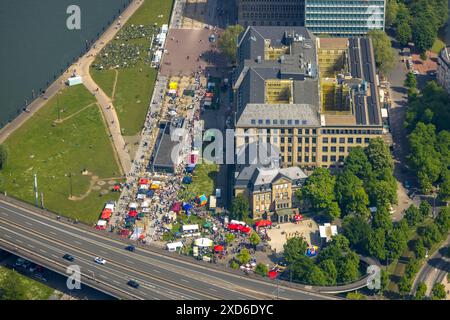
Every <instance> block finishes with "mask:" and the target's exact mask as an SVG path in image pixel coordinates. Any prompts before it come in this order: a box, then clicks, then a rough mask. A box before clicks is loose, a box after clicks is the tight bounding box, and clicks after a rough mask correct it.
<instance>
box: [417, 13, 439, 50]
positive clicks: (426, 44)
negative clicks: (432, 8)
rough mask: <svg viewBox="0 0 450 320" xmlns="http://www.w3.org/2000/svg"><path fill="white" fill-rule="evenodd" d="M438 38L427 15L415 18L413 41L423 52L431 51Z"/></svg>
mask: <svg viewBox="0 0 450 320" xmlns="http://www.w3.org/2000/svg"><path fill="white" fill-rule="evenodd" d="M436 37H437V30H436V29H435V27H434V26H433V24H432V23H430V20H429V19H428V18H427V16H426V15H420V16H419V17H415V19H414V21H413V24H412V39H413V41H414V44H415V45H416V46H417V47H418V48H419V49H420V50H422V51H425V50H428V49H430V48H431V47H432V46H433V44H434V41H435V40H436Z"/></svg>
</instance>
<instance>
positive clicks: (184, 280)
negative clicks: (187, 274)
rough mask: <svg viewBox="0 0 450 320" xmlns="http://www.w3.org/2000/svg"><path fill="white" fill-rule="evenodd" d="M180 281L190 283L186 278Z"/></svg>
mask: <svg viewBox="0 0 450 320" xmlns="http://www.w3.org/2000/svg"><path fill="white" fill-rule="evenodd" d="M180 281H183V282H186V283H189V281H188V280H186V279H180Z"/></svg>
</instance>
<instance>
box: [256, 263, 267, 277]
mask: <svg viewBox="0 0 450 320" xmlns="http://www.w3.org/2000/svg"><path fill="white" fill-rule="evenodd" d="M255 273H256V274H259V275H260V276H263V277H267V274H268V273H269V267H268V266H266V265H265V264H264V263H258V264H257V265H256V268H255Z"/></svg>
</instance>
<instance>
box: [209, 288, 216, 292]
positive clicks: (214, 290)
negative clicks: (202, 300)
mask: <svg viewBox="0 0 450 320" xmlns="http://www.w3.org/2000/svg"><path fill="white" fill-rule="evenodd" d="M209 290H211V291H213V292H217V290H216V289H213V288H209Z"/></svg>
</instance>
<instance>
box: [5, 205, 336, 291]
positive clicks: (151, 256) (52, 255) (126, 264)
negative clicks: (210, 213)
mask: <svg viewBox="0 0 450 320" xmlns="http://www.w3.org/2000/svg"><path fill="white" fill-rule="evenodd" d="M128 244H129V243H128V242H127V241H125V240H121V239H119V238H115V237H111V236H108V235H107V234H105V233H99V232H97V231H95V230H91V229H90V228H86V227H84V226H81V225H73V224H70V223H67V222H64V221H58V220H57V219H56V218H55V217H54V216H53V215H51V214H48V213H47V212H44V211H41V210H39V209H35V208H33V207H31V206H28V205H25V204H23V205H22V204H20V203H18V202H16V201H12V200H10V199H8V198H6V197H3V196H2V197H0V248H4V249H7V250H9V251H12V252H14V253H15V254H17V255H20V256H23V257H25V258H29V259H31V260H33V261H35V262H37V263H40V264H42V265H44V266H45V267H48V268H50V269H53V270H55V271H57V272H61V273H63V272H65V269H66V268H67V267H68V266H69V265H78V266H79V267H80V271H81V274H82V281H83V282H84V283H87V284H89V285H90V286H93V287H95V288H98V289H100V290H102V291H105V292H108V293H110V294H113V295H115V296H117V297H120V298H125V299H193V300H195V299H200V300H204V299H221V300H230V299H274V298H275V296H276V294H277V292H278V296H279V298H280V299H334V298H335V297H332V296H327V295H322V294H316V293H313V292H309V291H306V290H305V291H304V290H297V289H292V288H288V287H281V288H280V290H277V286H276V284H274V283H273V282H269V281H267V280H266V281H264V280H256V279H252V278H249V277H246V276H243V275H240V274H236V273H234V272H229V271H226V270H221V269H217V268H214V267H210V266H209V264H198V263H195V261H192V260H187V259H182V257H178V256H176V255H169V254H167V253H165V252H163V251H161V250H160V249H157V248H153V247H149V248H147V247H145V248H144V247H138V248H136V251H135V252H129V251H126V250H125V249H124V248H125V247H126V246H127V245H128ZM66 253H68V254H70V255H72V256H73V257H75V260H74V261H73V262H69V261H66V260H64V259H63V258H62V257H63V255H64V254H66ZM97 256H100V257H102V258H104V259H106V261H107V262H106V264H105V265H99V264H96V263H95V262H94V261H93V259H94V257H97ZM130 279H133V280H135V281H137V282H138V283H139V284H140V287H139V288H138V289H134V288H132V287H130V286H128V285H127V282H128V280H130Z"/></svg>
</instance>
